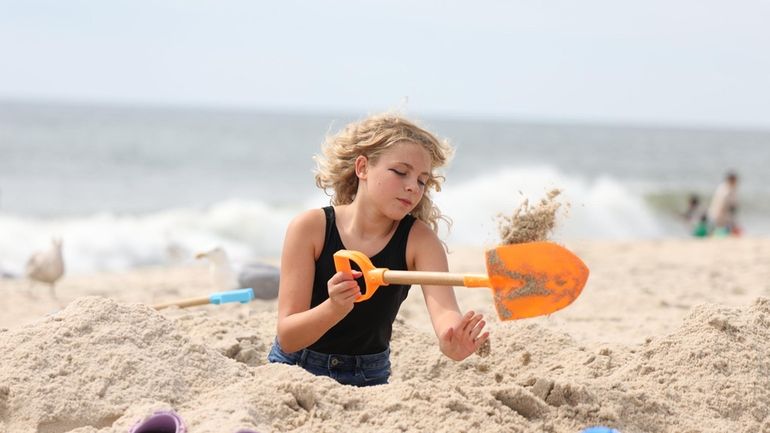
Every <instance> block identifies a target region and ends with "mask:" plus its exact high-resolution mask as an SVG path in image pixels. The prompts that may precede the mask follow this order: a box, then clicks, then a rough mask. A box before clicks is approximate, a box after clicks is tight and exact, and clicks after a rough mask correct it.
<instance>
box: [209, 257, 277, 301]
mask: <svg viewBox="0 0 770 433" xmlns="http://www.w3.org/2000/svg"><path fill="white" fill-rule="evenodd" d="M204 257H205V258H207V259H209V274H210V276H211V284H212V285H213V286H214V289H215V290H217V291H227V290H235V289H244V288H251V289H253V290H254V297H255V298H257V299H274V298H276V297H278V280H279V277H280V270H279V269H278V268H277V267H275V266H271V265H268V264H264V263H248V264H245V265H243V266H242V267H240V268H239V269H238V271H237V272H236V271H235V270H234V269H233V267H232V265H231V264H230V260H228V258H227V253H226V252H225V250H224V249H223V248H222V247H216V248H214V249H213V250H211V251H206V252H205V253H199V254H196V255H195V258H196V259H202V258H204Z"/></svg>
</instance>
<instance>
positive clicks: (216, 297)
mask: <svg viewBox="0 0 770 433" xmlns="http://www.w3.org/2000/svg"><path fill="white" fill-rule="evenodd" d="M253 299H254V290H252V289H238V290H228V291H227V292H217V293H212V294H211V296H209V302H211V303H212V304H226V303H228V302H240V303H241V304H247V303H249V302H251V301H252V300H253Z"/></svg>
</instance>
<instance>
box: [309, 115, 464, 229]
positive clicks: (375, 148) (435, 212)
mask: <svg viewBox="0 0 770 433" xmlns="http://www.w3.org/2000/svg"><path fill="white" fill-rule="evenodd" d="M403 141H409V142H412V143H416V144H418V145H420V146H422V147H423V148H424V149H425V150H427V151H428V153H429V154H430V158H431V174H430V176H429V178H428V181H427V182H426V184H425V192H424V194H423V196H422V199H421V200H420V202H419V203H417V206H415V208H414V210H412V212H411V214H412V216H414V217H415V218H417V219H419V220H421V221H423V222H425V223H426V224H428V226H429V227H430V228H431V229H433V231H434V232H438V221H439V220H443V221H445V222H446V223H447V226H449V225H450V224H451V222H450V220H449V219H448V218H447V217H446V216H444V215H442V214H441V211H440V210H439V208H438V207H437V206H436V205H435V204H434V203H433V200H431V197H430V192H429V191H428V190H429V189H434V190H435V191H441V183H442V182H443V181H444V176H442V175H439V174H437V173H435V172H434V170H435V169H436V168H439V167H442V166H444V165H445V164H447V163H448V162H449V160H450V159H451V157H452V155H453V153H454V150H453V149H452V147H451V146H450V145H449V144H448V143H447V142H446V141H444V140H440V139H438V138H436V136H435V135H433V134H432V133H430V132H428V131H427V130H425V129H423V128H421V127H420V126H417V125H416V124H414V123H412V122H410V121H409V120H406V119H404V118H403V117H401V116H399V115H396V114H387V113H386V114H378V115H374V116H370V117H367V118H365V119H363V120H361V121H358V122H353V123H351V124H349V125H347V126H346V127H345V128H343V129H342V130H341V131H339V132H338V133H336V134H334V135H330V136H327V137H326V140H325V142H324V144H323V145H322V147H321V151H322V154H321V155H316V156H315V157H314V159H315V161H316V166H317V167H316V171H315V183H316V185H317V186H318V187H319V188H321V189H323V190H324V192H326V193H327V194H329V190H332V194H329V195H330V196H331V204H333V205H341V204H349V203H352V202H353V199H354V198H355V196H356V192H357V191H358V177H357V176H356V169H355V161H356V158H357V157H358V156H360V155H363V156H365V157H366V158H367V159H368V160H369V161H371V162H372V163H376V162H377V159H378V157H379V156H380V155H381V154H382V153H383V152H385V151H386V150H388V149H389V148H390V147H392V146H393V145H395V144H397V143H400V142H403Z"/></svg>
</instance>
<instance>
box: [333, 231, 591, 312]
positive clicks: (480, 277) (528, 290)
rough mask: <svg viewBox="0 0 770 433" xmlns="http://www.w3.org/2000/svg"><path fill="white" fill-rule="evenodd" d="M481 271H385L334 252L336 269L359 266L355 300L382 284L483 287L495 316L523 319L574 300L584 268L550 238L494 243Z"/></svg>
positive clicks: (358, 255)
mask: <svg viewBox="0 0 770 433" xmlns="http://www.w3.org/2000/svg"><path fill="white" fill-rule="evenodd" d="M486 258H487V274H486V275H484V274H451V273H447V272H422V271H391V270H389V269H387V268H375V267H374V265H372V262H371V260H369V258H368V257H366V255H364V254H362V253H360V252H358V251H351V250H340V251H337V252H336V253H334V265H335V267H336V268H337V271H342V272H348V273H350V272H351V271H352V269H351V267H350V262H351V261H353V262H354V263H355V264H356V265H358V267H359V268H360V269H361V272H362V273H363V278H364V282H365V283H366V291H365V293H364V294H363V295H361V296H360V297H359V298H358V299H356V302H361V301H366V300H367V299H369V298H371V297H372V296H373V295H374V293H375V292H376V291H377V289H378V288H379V287H380V286H387V285H388V284H430V285H437V286H465V287H489V288H491V289H492V295H493V296H494V300H495V309H496V310H497V315H498V317H500V320H514V319H523V318H526V317H535V316H540V315H544V314H550V313H553V312H554V311H557V310H560V309H562V308H564V307H566V306H567V305H569V304H570V303H572V301H574V300H575V298H577V297H578V295H580V292H581V291H582V290H583V286H585V284H586V280H587V279H588V267H587V266H586V265H585V263H583V261H582V260H580V258H578V257H577V256H576V255H574V254H573V253H571V252H570V251H569V250H567V249H566V248H564V247H561V246H559V245H556V244H554V243H551V242H529V243H523V244H513V245H505V246H500V247H497V248H495V249H492V250H489V251H487V252H486Z"/></svg>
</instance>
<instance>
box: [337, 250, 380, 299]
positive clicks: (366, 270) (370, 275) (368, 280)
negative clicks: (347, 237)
mask: <svg viewBox="0 0 770 433" xmlns="http://www.w3.org/2000/svg"><path fill="white" fill-rule="evenodd" d="M350 262H353V263H355V264H356V265H358V268H359V269H361V273H362V274H363V278H364V283H365V284H366V293H364V294H363V295H361V296H359V297H357V298H356V301H355V302H361V301H366V300H367V299H369V298H371V297H372V296H374V292H376V291H377V289H378V288H379V287H380V286H386V285H387V283H386V282H385V281H384V280H383V278H382V276H383V274H384V273H385V271H387V269H386V268H375V267H374V265H373V264H372V261H371V260H369V257H366V255H365V254H364V253H361V252H358V251H352V250H339V251H337V252H336V253H334V267H335V269H337V272H344V273H347V274H348V275H350V274H352V273H353V268H352V267H351V266H350Z"/></svg>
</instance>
